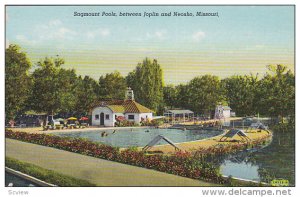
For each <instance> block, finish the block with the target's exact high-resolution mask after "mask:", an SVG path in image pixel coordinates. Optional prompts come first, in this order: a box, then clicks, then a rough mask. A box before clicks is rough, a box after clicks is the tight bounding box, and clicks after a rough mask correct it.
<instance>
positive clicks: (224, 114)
mask: <svg viewBox="0 0 300 197" xmlns="http://www.w3.org/2000/svg"><path fill="white" fill-rule="evenodd" d="M230 111H231V108H230V107H229V106H222V105H217V106H216V109H215V119H222V118H230V116H231V114H230Z"/></svg>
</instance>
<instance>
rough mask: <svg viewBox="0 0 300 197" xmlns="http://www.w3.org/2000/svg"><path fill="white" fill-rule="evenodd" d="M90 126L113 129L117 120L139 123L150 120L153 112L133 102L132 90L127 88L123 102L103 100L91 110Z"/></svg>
mask: <svg viewBox="0 0 300 197" xmlns="http://www.w3.org/2000/svg"><path fill="white" fill-rule="evenodd" d="M91 115H92V125H93V126H105V127H114V126H115V123H116V122H117V121H118V120H128V121H133V122H135V123H140V122H141V121H142V120H152V118H153V111H152V110H151V109H148V108H147V107H145V106H143V105H141V104H139V103H138V102H136V101H134V95H133V91H132V89H130V88H128V89H127V92H126V99H125V100H103V101H100V102H98V103H97V104H95V105H94V107H93V108H92V110H91Z"/></svg>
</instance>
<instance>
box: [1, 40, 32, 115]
mask: <svg viewBox="0 0 300 197" xmlns="http://www.w3.org/2000/svg"><path fill="white" fill-rule="evenodd" d="M30 68H31V62H30V61H29V59H28V58H27V56H26V54H25V53H24V52H21V51H20V47H19V46H17V45H10V46H9V48H7V49H6V50H5V115H6V116H5V119H6V121H8V120H9V119H14V117H15V115H16V114H17V113H18V112H20V111H23V110H24V107H25V105H26V101H27V98H28V96H29V92H30V85H31V78H30V76H29V69H30Z"/></svg>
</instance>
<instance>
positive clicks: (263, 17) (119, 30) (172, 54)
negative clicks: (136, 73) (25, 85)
mask: <svg viewBox="0 0 300 197" xmlns="http://www.w3.org/2000/svg"><path fill="white" fill-rule="evenodd" d="M103 11H104V12H112V11H113V12H116V13H117V14H119V12H141V13H142V14H143V13H144V12H158V13H162V12H172V13H173V12H175V11H177V12H191V13H194V14H195V13H196V12H218V14H219V17H196V16H195V17H175V16H172V17H161V16H159V17H150V18H148V17H120V16H117V17H74V16H73V14H74V12H100V13H102V12H103ZM6 41H7V43H9V44H18V45H20V46H21V47H22V49H23V50H24V51H26V52H27V54H28V56H29V57H30V59H31V60H32V62H33V63H35V62H36V61H38V60H39V59H42V58H44V57H46V56H48V57H51V56H56V55H59V56H61V57H62V58H64V59H65V60H66V64H65V67H66V68H75V69H76V70H77V73H78V74H80V75H89V76H92V77H94V78H95V79H98V78H99V76H100V75H103V74H105V73H109V72H113V71H115V70H118V71H120V72H121V74H122V75H124V76H125V75H126V74H127V73H128V72H130V71H132V70H133V69H134V68H135V66H136V65H137V63H138V62H141V61H142V60H143V59H144V58H145V57H149V58H156V59H158V62H159V63H160V64H161V66H162V68H163V70H164V77H165V82H166V83H167V84H170V83H172V84H179V83H185V82H187V81H189V80H191V79H192V78H193V77H195V76H199V75H204V74H214V75H218V76H220V77H221V78H223V77H227V76H230V75H234V74H249V73H250V72H252V73H257V72H258V73H261V74H262V73H264V72H266V65H269V64H285V65H287V66H289V68H290V69H292V70H293V67H294V7H292V6H86V7H85V6H7V7H6Z"/></svg>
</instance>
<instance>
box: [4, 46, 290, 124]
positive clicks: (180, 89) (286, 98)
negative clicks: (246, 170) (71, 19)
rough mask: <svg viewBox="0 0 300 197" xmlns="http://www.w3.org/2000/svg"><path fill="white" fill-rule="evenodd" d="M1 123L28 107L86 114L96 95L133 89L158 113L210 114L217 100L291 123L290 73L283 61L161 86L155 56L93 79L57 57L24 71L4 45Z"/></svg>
mask: <svg viewBox="0 0 300 197" xmlns="http://www.w3.org/2000/svg"><path fill="white" fill-rule="evenodd" d="M5 65H6V70H5V72H6V73H5V74H6V75H5V107H6V121H8V120H9V119H14V117H15V116H16V115H17V114H20V113H23V112H24V111H26V110H34V111H36V112H43V113H46V114H52V113H69V114H70V113H71V114H85V115H86V114H87V113H88V112H89V110H90V108H91V106H92V105H93V103H94V102H96V101H98V100H100V99H103V98H105V99H124V96H125V90H126V88H127V87H131V88H132V89H133V90H134V95H135V100H136V101H137V102H139V103H141V104H142V105H144V106H146V107H148V108H150V109H152V110H154V111H155V112H156V114H157V115H162V114H163V111H164V110H165V109H166V108H169V109H170V108H183V109H190V110H192V111H194V112H195V113H196V114H198V115H205V116H208V115H209V116H211V115H212V114H213V112H214V109H215V106H216V105H217V104H219V103H221V104H228V105H229V106H230V107H231V108H232V110H233V111H235V112H236V114H237V115H238V116H252V115H256V114H258V113H259V114H260V115H263V116H269V117H272V118H277V119H279V120H281V122H283V121H284V119H286V120H288V121H289V122H292V123H294V120H295V76H294V73H292V72H291V71H290V70H287V67H286V66H284V65H280V64H278V65H269V66H267V68H268V72H266V73H265V75H264V76H258V75H252V74H251V75H244V76H241V75H235V76H231V77H227V78H224V79H219V78H218V77H217V76H212V75H203V76H198V77H195V78H193V79H192V80H191V81H189V82H188V83H186V84H179V85H177V86H174V85H167V86H165V85H164V78H163V71H162V68H161V66H160V64H159V63H158V61H157V60H155V59H154V60H150V59H148V58H146V59H144V60H143V62H142V63H139V64H138V65H137V66H136V68H135V69H134V70H133V71H132V72H129V73H128V75H127V76H122V75H121V74H120V73H119V72H117V71H115V72H113V73H108V74H106V75H103V76H100V77H99V80H98V81H96V80H95V79H93V78H90V77H88V76H84V77H82V76H78V75H77V74H76V71H75V70H74V69H66V68H64V60H63V59H61V58H58V57H56V58H45V59H43V60H41V61H39V62H37V64H36V65H35V69H34V70H33V73H32V74H29V73H28V71H29V69H30V68H31V62H30V61H29V59H28V58H27V57H26V54H25V53H23V52H20V48H19V47H18V46H16V45H10V46H9V48H7V49H6V61H5Z"/></svg>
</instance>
